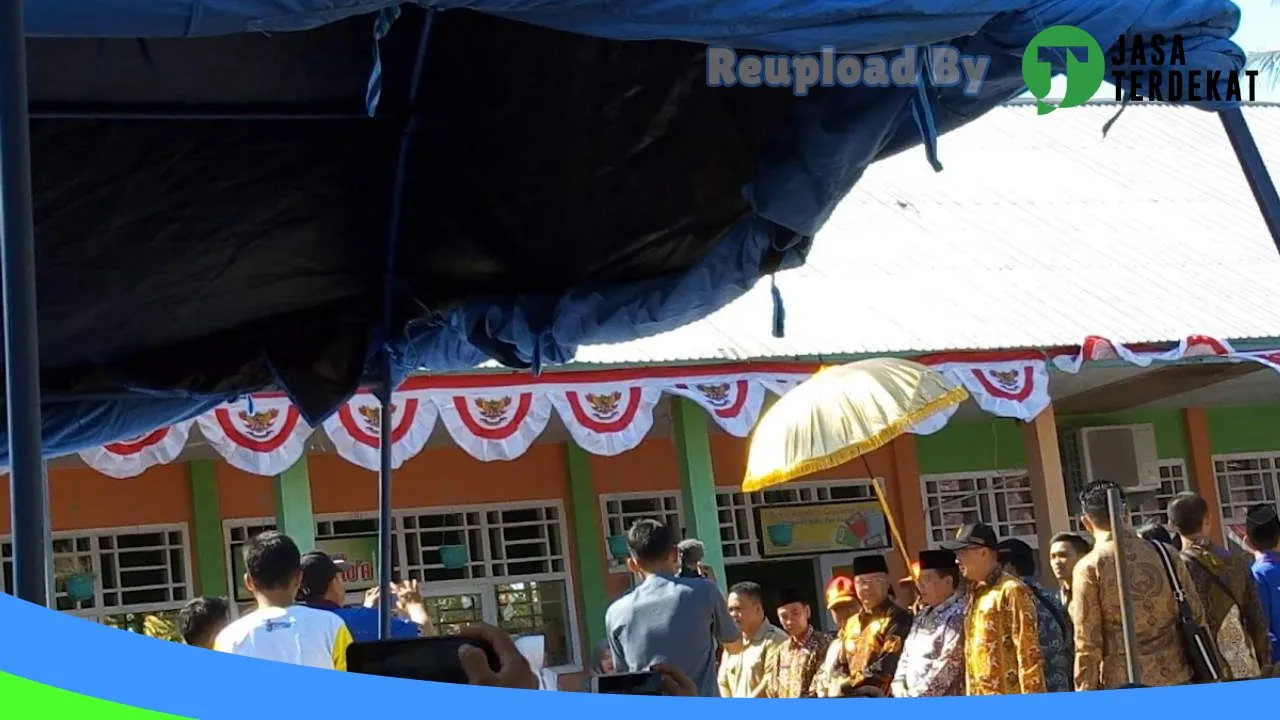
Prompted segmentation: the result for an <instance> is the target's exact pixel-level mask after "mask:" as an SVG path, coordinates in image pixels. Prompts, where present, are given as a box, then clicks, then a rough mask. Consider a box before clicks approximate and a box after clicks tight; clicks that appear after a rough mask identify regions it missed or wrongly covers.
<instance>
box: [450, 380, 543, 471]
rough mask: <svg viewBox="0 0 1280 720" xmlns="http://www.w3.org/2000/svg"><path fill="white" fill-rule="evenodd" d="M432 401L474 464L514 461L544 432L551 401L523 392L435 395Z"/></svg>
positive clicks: (495, 390) (496, 390)
mask: <svg viewBox="0 0 1280 720" xmlns="http://www.w3.org/2000/svg"><path fill="white" fill-rule="evenodd" d="M431 399H432V400H433V401H434V402H435V404H436V408H437V409H438V410H439V411H440V420H441V421H442V422H443V423H444V427H445V429H446V430H448V431H449V435H450V437H452V438H453V441H454V442H456V443H458V447H461V448H462V449H463V450H466V451H467V454H469V455H470V456H471V457H473V458H475V459H477V460H485V461H488V460H514V459H516V458H518V457H520V456H521V455H523V454H524V453H525V451H527V450H528V449H529V446H530V445H533V441H534V440H537V439H538V436H539V435H541V434H542V431H543V430H545V429H546V428H547V422H548V421H549V420H550V419H551V401H550V400H549V399H548V398H547V396H546V393H545V392H542V391H539V390H530V389H525V388H518V387H516V388H493V389H480V388H477V389H475V390H461V391H456V392H444V391H440V392H436V393H433V394H432V396H431Z"/></svg>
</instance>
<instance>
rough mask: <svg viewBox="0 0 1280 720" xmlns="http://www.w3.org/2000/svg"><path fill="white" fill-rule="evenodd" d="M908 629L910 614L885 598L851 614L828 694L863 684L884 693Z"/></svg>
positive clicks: (855, 688)
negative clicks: (876, 604)
mask: <svg viewBox="0 0 1280 720" xmlns="http://www.w3.org/2000/svg"><path fill="white" fill-rule="evenodd" d="M909 632H911V613H909V612H907V611H906V610H904V609H903V608H902V607H900V606H899V605H897V604H896V603H894V602H893V601H892V600H889V599H885V600H884V602H882V603H880V605H879V606H878V607H876V609H875V610H872V611H870V612H867V611H866V610H862V611H859V612H858V613H856V614H854V615H851V616H850V617H849V619H848V620H847V621H846V622H845V626H844V641H843V642H842V643H841V647H840V655H839V657H838V659H837V660H836V664H835V669H834V671H833V673H832V679H831V681H830V683H829V687H828V696H829V697H841V696H843V695H847V694H849V693H850V692H852V691H854V690H857V689H859V688H863V687H872V688H875V689H876V690H879V691H880V693H881V694H883V695H885V696H888V695H889V686H890V684H892V682H893V674H894V673H895V672H896V671H897V669H898V658H899V657H901V656H902V648H903V645H904V643H906V640H907V633H909Z"/></svg>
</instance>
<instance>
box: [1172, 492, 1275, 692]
mask: <svg viewBox="0 0 1280 720" xmlns="http://www.w3.org/2000/svg"><path fill="white" fill-rule="evenodd" d="M1208 520H1209V503H1207V502H1205V501H1204V498H1202V497H1200V496H1199V495H1196V494H1195V493H1189V492H1184V493H1178V495H1177V497H1175V498H1174V499H1173V502H1171V503H1169V524H1170V525H1173V527H1174V529H1175V530H1177V531H1178V535H1179V536H1180V537H1181V538H1182V559H1183V560H1185V561H1186V563H1187V571H1188V572H1189V573H1190V574H1191V581H1192V583H1194V584H1195V586H1196V592H1197V593H1198V594H1199V595H1200V602H1201V603H1202V604H1203V605H1204V612H1205V616H1206V619H1207V620H1208V621H1209V625H1208V628H1207V629H1208V630H1209V632H1210V633H1213V635H1214V639H1216V640H1217V641H1218V653H1219V654H1220V655H1221V656H1222V661H1223V664H1222V669H1223V670H1224V671H1226V673H1227V677H1229V678H1230V679H1232V680H1246V679H1249V678H1256V677H1259V676H1260V675H1262V674H1263V671H1264V670H1265V669H1266V667H1267V666H1268V665H1270V664H1271V639H1270V638H1268V637H1267V618H1266V616H1265V615H1263V613H1262V602H1261V601H1260V600H1259V599H1258V587H1257V586H1256V585H1255V584H1254V582H1253V573H1252V571H1251V568H1250V566H1251V565H1252V564H1253V563H1252V561H1251V560H1249V559H1248V558H1247V557H1243V553H1239V554H1238V553H1234V552H1232V551H1231V550H1229V549H1227V548H1224V547H1218V546H1217V545H1214V544H1213V541H1212V540H1210V539H1209V523H1208Z"/></svg>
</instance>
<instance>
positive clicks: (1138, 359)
mask: <svg viewBox="0 0 1280 720" xmlns="http://www.w3.org/2000/svg"><path fill="white" fill-rule="evenodd" d="M1210 355H1218V356H1232V355H1235V350H1233V349H1232V347H1231V345H1230V343H1228V342H1226V341H1225V340H1218V339H1216V338H1211V337H1209V336H1207V335H1189V336H1187V337H1186V338H1183V339H1182V340H1181V341H1180V342H1179V343H1178V345H1177V346H1176V347H1172V348H1169V349H1168V350H1143V349H1136V350H1135V349H1133V348H1129V347H1127V346H1125V345H1124V344H1122V343H1118V342H1113V341H1111V340H1108V339H1107V338H1104V337H1100V336H1098V335H1090V336H1089V337H1087V338H1085V339H1084V342H1082V343H1080V352H1078V353H1075V354H1074V355H1058V356H1056V357H1054V358H1053V365H1054V367H1056V368H1058V369H1059V370H1061V371H1062V372H1065V373H1071V374H1072V375H1075V374H1076V373H1078V372H1080V368H1081V367H1082V366H1083V365H1084V364H1085V363H1086V362H1096V361H1099V360H1124V361H1125V362H1127V363H1129V364H1130V365H1136V366H1137V367H1148V366H1150V365H1151V363H1153V362H1177V361H1179V360H1183V359H1186V358H1193V357H1205V356H1210Z"/></svg>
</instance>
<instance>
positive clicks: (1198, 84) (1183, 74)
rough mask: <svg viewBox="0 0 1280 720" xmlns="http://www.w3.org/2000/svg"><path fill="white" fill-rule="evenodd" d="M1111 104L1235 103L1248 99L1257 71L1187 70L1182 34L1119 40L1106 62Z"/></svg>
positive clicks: (1131, 37) (1137, 36) (1254, 84)
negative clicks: (1112, 89) (1111, 87)
mask: <svg viewBox="0 0 1280 720" xmlns="http://www.w3.org/2000/svg"><path fill="white" fill-rule="evenodd" d="M1108 60H1109V61H1110V62H1109V64H1110V65H1111V66H1112V67H1113V68H1125V69H1120V70H1112V71H1111V82H1112V83H1114V84H1115V86H1116V101H1117V102H1118V101H1121V100H1123V99H1124V98H1125V97H1126V96H1127V97H1128V98H1129V99H1130V100H1133V101H1153V102H1204V101H1209V102H1233V101H1234V102H1238V101H1242V100H1243V101H1248V100H1253V97H1254V90H1255V87H1256V83H1257V77H1258V71H1257V70H1227V71H1223V70H1202V69H1192V68H1188V67H1187V51H1186V47H1185V44H1184V43H1183V38H1182V36H1181V35H1160V34H1153V35H1146V36H1144V35H1127V36H1126V35H1121V36H1120V37H1119V39H1117V40H1116V43H1115V45H1113V46H1112V47H1111V56H1110V57H1109V58H1108Z"/></svg>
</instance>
